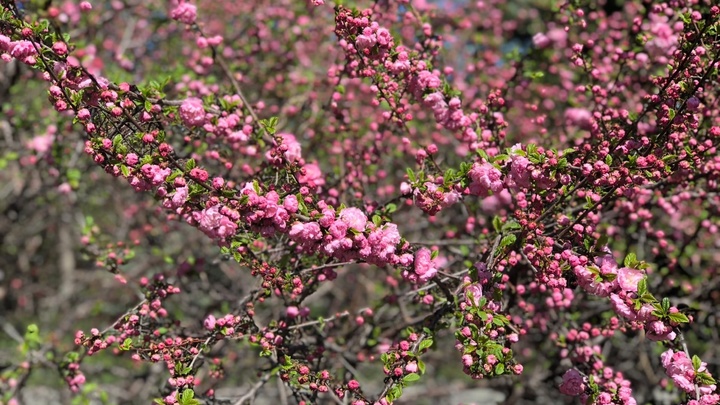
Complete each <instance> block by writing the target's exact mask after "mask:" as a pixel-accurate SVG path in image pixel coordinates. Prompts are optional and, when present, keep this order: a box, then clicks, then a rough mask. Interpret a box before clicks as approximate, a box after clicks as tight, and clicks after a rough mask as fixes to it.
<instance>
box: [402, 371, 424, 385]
mask: <svg viewBox="0 0 720 405" xmlns="http://www.w3.org/2000/svg"><path fill="white" fill-rule="evenodd" d="M419 379H420V375H419V374H417V373H410V374H408V375H406V376H405V377H403V382H404V383H411V382H415V381H417V380H419Z"/></svg>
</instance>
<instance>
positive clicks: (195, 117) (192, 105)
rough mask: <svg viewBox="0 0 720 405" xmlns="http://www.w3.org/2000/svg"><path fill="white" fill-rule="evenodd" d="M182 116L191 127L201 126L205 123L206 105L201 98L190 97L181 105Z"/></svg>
mask: <svg viewBox="0 0 720 405" xmlns="http://www.w3.org/2000/svg"><path fill="white" fill-rule="evenodd" d="M180 118H182V120H183V122H184V123H185V125H187V126H189V127H199V126H202V125H203V124H204V123H205V107H203V102H202V100H200V99H199V98H195V97H190V98H187V99H185V101H183V103H182V105H181V106H180Z"/></svg>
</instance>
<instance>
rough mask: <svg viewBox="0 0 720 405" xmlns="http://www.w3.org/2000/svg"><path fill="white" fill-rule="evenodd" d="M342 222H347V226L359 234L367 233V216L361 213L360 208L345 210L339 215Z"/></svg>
mask: <svg viewBox="0 0 720 405" xmlns="http://www.w3.org/2000/svg"><path fill="white" fill-rule="evenodd" d="M338 217H339V218H340V220H341V221H343V222H345V223H346V224H347V226H348V227H349V228H351V229H354V230H356V231H358V232H363V231H365V225H367V216H365V214H364V213H363V212H362V211H360V209H359V208H354V207H351V208H344V209H343V210H342V211H340V214H339V215H338Z"/></svg>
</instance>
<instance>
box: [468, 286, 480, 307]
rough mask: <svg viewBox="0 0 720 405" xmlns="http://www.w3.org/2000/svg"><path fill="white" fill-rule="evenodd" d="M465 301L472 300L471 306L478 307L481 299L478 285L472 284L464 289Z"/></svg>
mask: <svg viewBox="0 0 720 405" xmlns="http://www.w3.org/2000/svg"><path fill="white" fill-rule="evenodd" d="M465 297H466V298H465V299H466V301H467V300H472V303H473V305H475V306H478V305H480V298H482V286H481V285H480V284H478V283H472V284H470V285H469V286H467V287H465Z"/></svg>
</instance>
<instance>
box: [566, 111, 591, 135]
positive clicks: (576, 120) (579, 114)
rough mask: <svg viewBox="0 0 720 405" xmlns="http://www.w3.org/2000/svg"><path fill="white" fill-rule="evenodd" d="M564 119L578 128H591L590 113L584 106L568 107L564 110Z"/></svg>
mask: <svg viewBox="0 0 720 405" xmlns="http://www.w3.org/2000/svg"><path fill="white" fill-rule="evenodd" d="M565 120H566V121H567V122H568V124H570V125H574V126H576V127H579V128H580V129H585V130H588V129H591V128H592V113H591V112H590V111H589V110H586V109H584V108H568V109H567V110H565Z"/></svg>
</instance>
